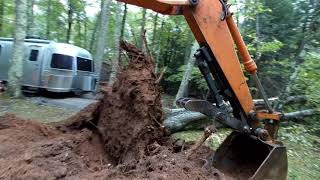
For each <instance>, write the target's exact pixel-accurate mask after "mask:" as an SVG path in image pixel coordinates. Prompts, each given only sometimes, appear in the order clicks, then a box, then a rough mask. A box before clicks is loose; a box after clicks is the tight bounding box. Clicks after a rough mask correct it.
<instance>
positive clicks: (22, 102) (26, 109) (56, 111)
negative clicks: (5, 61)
mask: <svg viewBox="0 0 320 180" xmlns="http://www.w3.org/2000/svg"><path fill="white" fill-rule="evenodd" d="M6 113H11V114H15V115H16V116H18V117H21V118H28V119H33V120H36V121H40V122H45V123H48V122H57V121H61V120H64V119H66V118H68V117H70V116H71V115H73V114H74V112H73V111H69V110H66V109H63V108H58V107H51V106H46V105H41V104H36V103H34V102H32V101H30V100H29V99H27V98H25V99H12V98H10V97H7V96H5V95H0V116H2V115H4V114H6Z"/></svg>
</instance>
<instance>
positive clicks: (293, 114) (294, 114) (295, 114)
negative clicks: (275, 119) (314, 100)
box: [283, 109, 320, 120]
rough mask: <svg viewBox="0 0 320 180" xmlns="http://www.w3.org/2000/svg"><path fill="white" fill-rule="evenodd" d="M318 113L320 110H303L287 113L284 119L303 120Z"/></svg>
mask: <svg viewBox="0 0 320 180" xmlns="http://www.w3.org/2000/svg"><path fill="white" fill-rule="evenodd" d="M317 113H320V109H307V110H302V111H296V112H290V113H285V114H284V115H283V118H284V119H287V120H289V119H303V118H305V117H309V116H313V115H315V114H317Z"/></svg>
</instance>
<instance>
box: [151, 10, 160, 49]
mask: <svg viewBox="0 0 320 180" xmlns="http://www.w3.org/2000/svg"><path fill="white" fill-rule="evenodd" d="M158 17H159V14H158V13H156V15H155V16H154V18H153V33H152V40H151V43H152V45H153V50H154V48H155V46H154V45H155V40H156V36H157V26H158Z"/></svg>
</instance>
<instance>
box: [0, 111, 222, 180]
mask: <svg viewBox="0 0 320 180" xmlns="http://www.w3.org/2000/svg"><path fill="white" fill-rule="evenodd" d="M180 148H182V147H180ZM185 149H188V146H185ZM0 152H1V153H0V179H215V178H218V177H217V176H221V175H220V174H219V173H217V172H216V170H215V169H205V168H203V166H204V164H205V160H203V159H204V158H206V157H207V156H209V155H210V154H211V153H212V152H211V151H210V150H209V149H208V148H206V147H202V148H201V149H200V150H199V151H198V152H197V153H196V154H194V155H193V156H192V157H191V158H190V159H187V157H186V155H185V153H184V152H180V151H179V150H177V147H174V146H173V144H172V143H167V144H166V146H161V145H159V144H158V143H156V142H155V143H153V144H150V145H148V146H147V151H146V154H145V156H144V157H143V158H141V159H140V160H133V161H128V162H126V163H123V164H119V165H117V166H114V165H112V161H110V160H109V159H108V158H107V157H108V156H107V154H106V152H105V149H104V146H103V143H102V141H101V139H100V137H99V135H98V133H97V132H92V131H91V130H88V129H86V128H85V129H82V130H78V131H75V130H72V131H68V132H64V133H63V132H61V131H59V130H56V129H55V128H54V127H52V126H48V125H43V124H40V123H38V122H32V121H30V120H24V119H19V118H17V117H15V116H13V115H6V116H4V117H0ZM202 158H203V159H202Z"/></svg>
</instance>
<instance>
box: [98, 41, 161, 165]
mask: <svg viewBox="0 0 320 180" xmlns="http://www.w3.org/2000/svg"><path fill="white" fill-rule="evenodd" d="M121 48H122V49H123V50H124V51H125V52H126V54H127V55H128V56H129V58H130V59H131V62H130V64H129V66H128V67H126V69H124V70H123V71H122V72H120V73H119V74H118V75H117V81H116V82H115V83H114V85H113V86H112V87H110V88H106V89H104V93H105V98H104V100H103V102H102V104H101V112H100V117H99V121H98V127H101V129H102V132H101V133H102V137H103V140H104V143H105V148H106V150H107V153H108V154H109V155H110V157H111V158H113V160H114V161H115V162H116V163H118V162H126V161H128V160H134V159H135V160H138V159H141V158H142V156H144V155H145V150H146V147H147V146H148V145H150V144H151V143H154V142H156V141H157V140H160V139H161V138H162V137H163V128H162V126H161V124H162V121H163V118H162V106H161V98H160V88H159V85H158V84H157V83H156V81H157V77H156V76H155V74H154V62H153V60H152V59H151V58H150V57H149V56H146V55H145V54H144V53H142V52H141V51H140V50H138V49H137V48H136V47H135V46H133V45H131V44H128V43H125V42H122V43H121Z"/></svg>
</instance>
